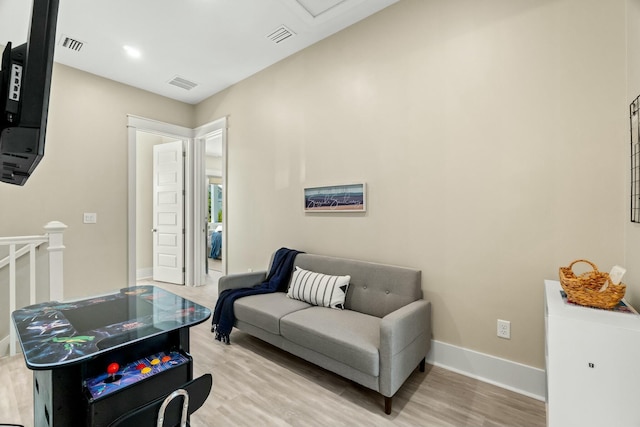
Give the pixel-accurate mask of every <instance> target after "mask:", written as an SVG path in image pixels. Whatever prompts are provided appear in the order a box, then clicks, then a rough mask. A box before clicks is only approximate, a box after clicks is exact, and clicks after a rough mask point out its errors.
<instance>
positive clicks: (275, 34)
mask: <svg viewBox="0 0 640 427" xmlns="http://www.w3.org/2000/svg"><path fill="white" fill-rule="evenodd" d="M295 34H296V33H294V32H293V31H291V30H290V29H288V28H287V27H285V26H284V25H281V26H280V27H278V28H277V29H276V30H274V31H272V32H271V33H269V34H268V35H267V38H268V39H269V40H271V41H272V42H274V43H276V44H277V43H280V42H282V41H285V40H286V39H288V38H289V37H291V36H294V35H295Z"/></svg>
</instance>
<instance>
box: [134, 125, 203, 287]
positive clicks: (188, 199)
mask: <svg viewBox="0 0 640 427" xmlns="http://www.w3.org/2000/svg"><path fill="white" fill-rule="evenodd" d="M138 131H141V132H148V133H153V134H156V135H161V136H165V137H168V138H175V139H179V140H182V141H183V142H184V146H185V154H186V155H185V165H184V173H185V182H184V184H185V187H184V189H185V200H184V202H185V212H184V214H185V216H184V226H185V235H184V239H185V240H184V245H185V246H184V248H185V252H184V266H185V277H184V279H185V284H186V285H190V284H192V283H193V276H194V272H193V270H192V269H191V268H189V267H190V266H191V265H192V263H193V261H192V260H193V255H194V254H193V252H194V244H193V236H194V223H193V217H194V216H193V212H192V211H193V210H194V209H193V207H192V206H193V201H194V189H193V184H194V179H193V177H194V174H193V166H192V165H193V164H194V163H195V162H194V148H193V146H194V144H193V135H194V129H189V128H186V127H183V126H178V125H172V124H169V123H164V122H160V121H157V120H152V119H147V118H144V117H139V116H135V115H132V114H128V115H127V134H128V141H129V144H128V151H129V152H128V186H129V191H128V198H127V214H128V215H127V234H128V236H127V238H128V241H127V259H128V266H127V281H128V283H129V285H130V286H133V285H135V284H136V281H137V277H136V276H137V275H136V169H137V165H136V161H137V159H136V144H137V141H136V140H137V138H136V132H138Z"/></svg>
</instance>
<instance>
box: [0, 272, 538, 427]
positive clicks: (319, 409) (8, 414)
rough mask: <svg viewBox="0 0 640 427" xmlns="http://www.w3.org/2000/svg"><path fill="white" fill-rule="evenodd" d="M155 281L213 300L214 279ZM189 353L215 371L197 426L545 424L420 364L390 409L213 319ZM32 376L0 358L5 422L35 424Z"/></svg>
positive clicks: (494, 390)
mask: <svg viewBox="0 0 640 427" xmlns="http://www.w3.org/2000/svg"><path fill="white" fill-rule="evenodd" d="M157 285H158V286H162V287H163V288H166V289H168V290H170V291H172V292H174V293H177V294H180V295H182V296H184V297H186V298H188V299H192V300H194V301H197V302H198V303H200V304H203V305H206V306H208V307H210V308H212V309H213V307H214V306H215V299H216V295H217V292H216V286H215V285H207V286H203V287H200V288H188V287H183V286H172V285H166V284H157ZM191 354H192V355H193V358H194V361H195V367H194V375H195V376H200V375H201V374H203V373H206V372H211V373H212V374H213V390H212V392H211V395H210V396H209V399H208V400H207V402H206V403H205V405H204V406H203V407H202V408H201V409H200V410H199V411H197V412H196V413H195V414H194V415H193V416H192V417H191V425H192V426H194V427H215V426H252V427H258V426H282V427H289V426H301V427H302V426H305V427H306V426H308V427H313V426H323V427H325V426H345V427H346V426H350V427H351V426H381V427H382V426H407V427H408V426H411V427H414V426H434V427H436V426H437V427H448V426H452V427H453V426H455V427H461V426H477V427H498V426H505V427H506V426H508V427H515V426H522V427H537V426H544V425H545V406H544V402H540V401H537V400H535V399H531V398H528V397H525V396H522V395H520V394H517V393H514V392H511V391H508V390H505V389H502V388H500V387H496V386H493V385H490V384H487V383H483V382H481V381H477V380H474V379H471V378H468V377H465V376H463V375H460V374H456V373H453V372H450V371H447V370H445V369H442V368H439V367H435V366H430V365H427V370H426V372H425V373H421V372H420V371H419V370H417V369H416V371H414V372H413V374H412V375H411V376H410V377H409V379H408V380H407V382H406V383H405V384H404V385H403V386H402V387H401V388H400V390H399V391H398V393H397V394H396V396H395V398H394V400H393V412H392V413H391V415H385V414H384V411H383V398H382V396H380V395H379V394H378V393H375V392H373V391H371V390H368V389H366V388H364V387H361V386H359V385H358V384H355V383H353V382H351V381H348V380H345V379H343V378H342V377H340V376H338V375H335V374H333V373H331V372H328V371H325V370H324V369H321V368H318V367H316V366H315V365H313V364H311V363H308V362H306V361H304V360H302V359H299V358H297V357H295V356H291V355H289V354H288V353H286V352H284V351H281V350H279V349H277V348H275V347H273V346H271V345H269V344H267V343H264V342H262V341H260V340H258V339H256V338H253V337H251V336H249V335H247V334H245V333H243V332H241V331H238V330H234V331H233V333H232V334H231V345H225V344H222V343H220V342H217V341H215V340H214V339H213V336H212V334H211V332H210V323H209V322H205V323H203V324H201V325H198V326H196V327H194V328H192V329H191ZM31 378H32V377H31V372H30V371H29V370H28V369H27V368H26V367H25V364H24V361H23V359H22V356H21V355H18V356H15V357H6V358H2V359H0V424H1V423H14V424H23V425H24V426H32V425H33V414H32V412H33V405H32V394H31V393H32V392H31V386H32V379H31ZM36 427H41V426H36ZM69 427H73V426H69Z"/></svg>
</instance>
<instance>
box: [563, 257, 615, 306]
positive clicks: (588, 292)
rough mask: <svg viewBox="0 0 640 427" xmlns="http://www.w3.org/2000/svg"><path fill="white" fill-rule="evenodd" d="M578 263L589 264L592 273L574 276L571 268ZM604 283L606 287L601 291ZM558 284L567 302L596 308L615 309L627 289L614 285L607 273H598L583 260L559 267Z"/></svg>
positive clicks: (593, 266) (595, 268)
mask: <svg viewBox="0 0 640 427" xmlns="http://www.w3.org/2000/svg"><path fill="white" fill-rule="evenodd" d="M578 262H585V263H587V264H589V265H590V266H591V267H592V268H593V271H588V272H586V273H583V274H581V275H579V276H576V275H575V274H574V273H573V270H572V268H573V266H574V264H576V263H578ZM605 283H606V284H607V286H606V287H605V288H604V289H603V290H602V291H601V290H600V289H601V288H602V287H603V285H604V284H605ZM560 284H561V285H562V289H564V291H565V292H566V293H567V299H568V300H569V301H571V302H574V303H576V304H580V305H586V306H589V307H597V308H613V307H615V306H616V305H618V303H619V302H620V300H621V299H622V298H623V297H624V293H625V291H626V288H627V287H626V286H625V285H624V284H623V283H620V284H619V285H614V284H613V283H612V282H611V279H610V278H609V273H603V272H601V271H598V267H596V266H595V264H593V263H592V262H590V261H587V260H584V259H578V260H575V261H573V262H572V263H571V264H569V266H568V267H560Z"/></svg>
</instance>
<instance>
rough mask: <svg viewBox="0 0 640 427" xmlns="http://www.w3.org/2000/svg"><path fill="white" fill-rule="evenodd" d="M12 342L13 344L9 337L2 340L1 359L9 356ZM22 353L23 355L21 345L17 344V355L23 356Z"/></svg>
mask: <svg viewBox="0 0 640 427" xmlns="http://www.w3.org/2000/svg"><path fill="white" fill-rule="evenodd" d="M10 342H11V339H10V338H9V337H8V336H7V337H4V338H2V339H0V357H6V356H9V350H10V348H9V343H10ZM21 353H22V349H21V348H20V344H18V342H16V354H21Z"/></svg>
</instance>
